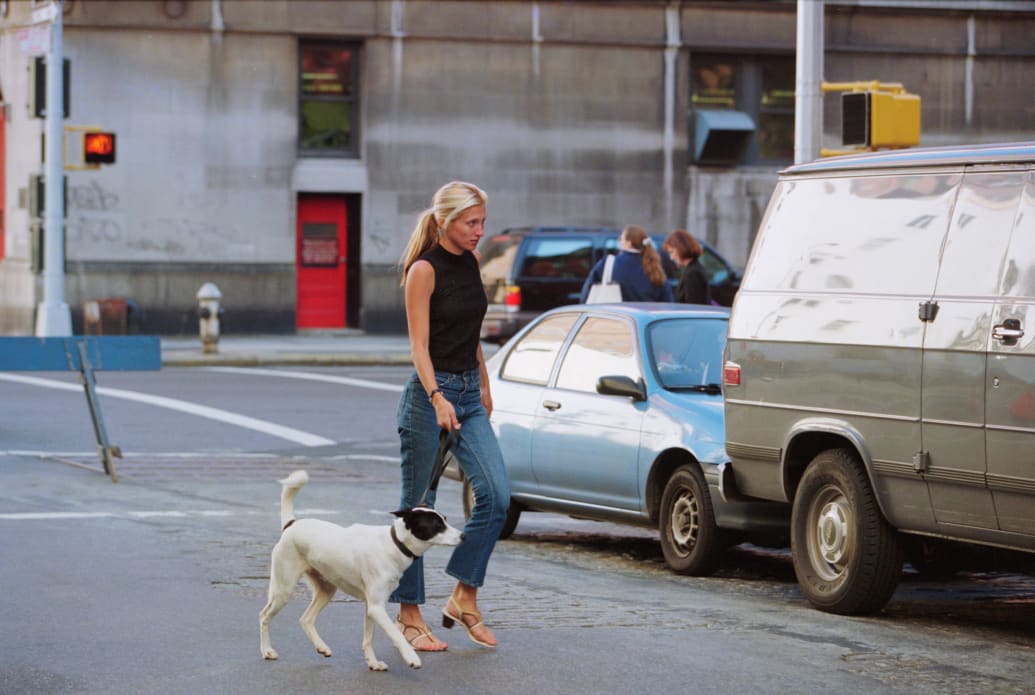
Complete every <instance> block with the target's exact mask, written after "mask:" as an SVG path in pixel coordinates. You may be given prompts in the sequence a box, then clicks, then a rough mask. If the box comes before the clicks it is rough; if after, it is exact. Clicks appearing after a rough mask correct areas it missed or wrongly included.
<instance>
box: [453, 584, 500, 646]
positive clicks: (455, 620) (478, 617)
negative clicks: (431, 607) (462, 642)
mask: <svg viewBox="0 0 1035 695" xmlns="http://www.w3.org/2000/svg"><path fill="white" fill-rule="evenodd" d="M449 605H452V606H456V610H457V612H458V613H459V614H460V615H459V616H456V615H452V614H450V612H449ZM449 605H447V606H446V607H445V608H443V609H442V627H444V628H446V629H447V630H451V629H452V628H453V624H454V623H460V624H461V625H462V626H463V628H464V629H465V630H467V636H468V637H470V638H471V641H472V642H474V643H475V644H480V645H481V646H483V647H489V648H490V649H493V648H495V647H496V645H495V644H489V643H488V642H485V641H482V640H480V639H478V638H477V637H475V636H474V632H473V630H475V629H477V628H479V627H484V626H485V623H484V622H482V614H481V613H478V612H477V611H465V610H464V609H463V608H461V607H460V604H459V603H457V601H456V599H455V598H453V597H452V596H450V597H449ZM469 615H471V616H474V618H475V620H476V621H477V622H475V623H474V624H473V625H468V624H467V621H465V620H464V618H465V617H467V616H469Z"/></svg>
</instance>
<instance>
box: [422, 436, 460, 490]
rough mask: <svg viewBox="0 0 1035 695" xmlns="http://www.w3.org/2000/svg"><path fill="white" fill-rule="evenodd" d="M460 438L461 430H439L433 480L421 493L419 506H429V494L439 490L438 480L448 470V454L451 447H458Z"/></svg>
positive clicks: (432, 473) (432, 472) (432, 471)
mask: <svg viewBox="0 0 1035 695" xmlns="http://www.w3.org/2000/svg"><path fill="white" fill-rule="evenodd" d="M460 440H461V437H460V430H445V429H443V430H440V431H439V433H438V453H436V454H435V464H434V468H432V469H431V482H429V483H428V489H427V490H425V491H424V494H423V495H421V498H420V502H418V503H417V506H418V507H426V506H428V495H430V494H431V493H432V492H434V491H437V490H438V481H439V480H440V479H441V478H442V474H443V473H444V472H445V470H446V454H447V453H449V450H450V449H455V448H456V447H458V446H459V445H460Z"/></svg>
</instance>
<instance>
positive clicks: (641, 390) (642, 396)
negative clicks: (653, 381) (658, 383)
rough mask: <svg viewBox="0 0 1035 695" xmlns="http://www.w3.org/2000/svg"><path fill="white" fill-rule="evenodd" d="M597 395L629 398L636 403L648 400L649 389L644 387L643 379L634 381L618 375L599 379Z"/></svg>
mask: <svg viewBox="0 0 1035 695" xmlns="http://www.w3.org/2000/svg"><path fill="white" fill-rule="evenodd" d="M597 393H600V394H603V395H605V396H628V397H629V398H632V399H633V400H634V401H645V400H647V388H646V387H645V386H644V385H643V379H636V380H633V379H630V378H629V377H627V376H622V375H618V374H612V375H610V376H602V377H600V378H599V379H597Z"/></svg>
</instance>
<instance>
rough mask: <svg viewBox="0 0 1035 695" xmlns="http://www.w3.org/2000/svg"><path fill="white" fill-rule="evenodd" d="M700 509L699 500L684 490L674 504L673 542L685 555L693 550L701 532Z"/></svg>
mask: <svg viewBox="0 0 1035 695" xmlns="http://www.w3.org/2000/svg"><path fill="white" fill-rule="evenodd" d="M699 515H700V509H699V508H698V503H697V498H696V497H694V495H693V494H692V493H691V492H690V491H689V490H682V491H680V493H679V496H678V497H677V498H676V499H675V500H674V501H673V503H672V523H671V532H672V541H673V542H674V543H675V545H676V546H677V547H678V548H679V549H680V550H681V551H683V552H684V553H689V552H690V551H691V550H693V547H694V544H696V543H697V534H698V533H699V530H700V522H699V518H700V516H699Z"/></svg>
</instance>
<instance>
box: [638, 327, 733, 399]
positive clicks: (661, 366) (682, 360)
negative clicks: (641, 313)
mask: <svg viewBox="0 0 1035 695" xmlns="http://www.w3.org/2000/svg"><path fill="white" fill-rule="evenodd" d="M647 345H648V347H649V350H648V353H649V354H650V359H651V362H652V363H653V367H654V370H655V374H657V377H658V382H659V383H660V384H661V385H662V386H663V387H665V388H667V389H687V388H693V387H695V386H707V385H708V384H720V383H721V382H722V351H723V348H724V347H725V345H726V321H725V320H724V319H670V320H665V321H657V322H655V323H652V324H651V325H650V326H649V327H648V329H647Z"/></svg>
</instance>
